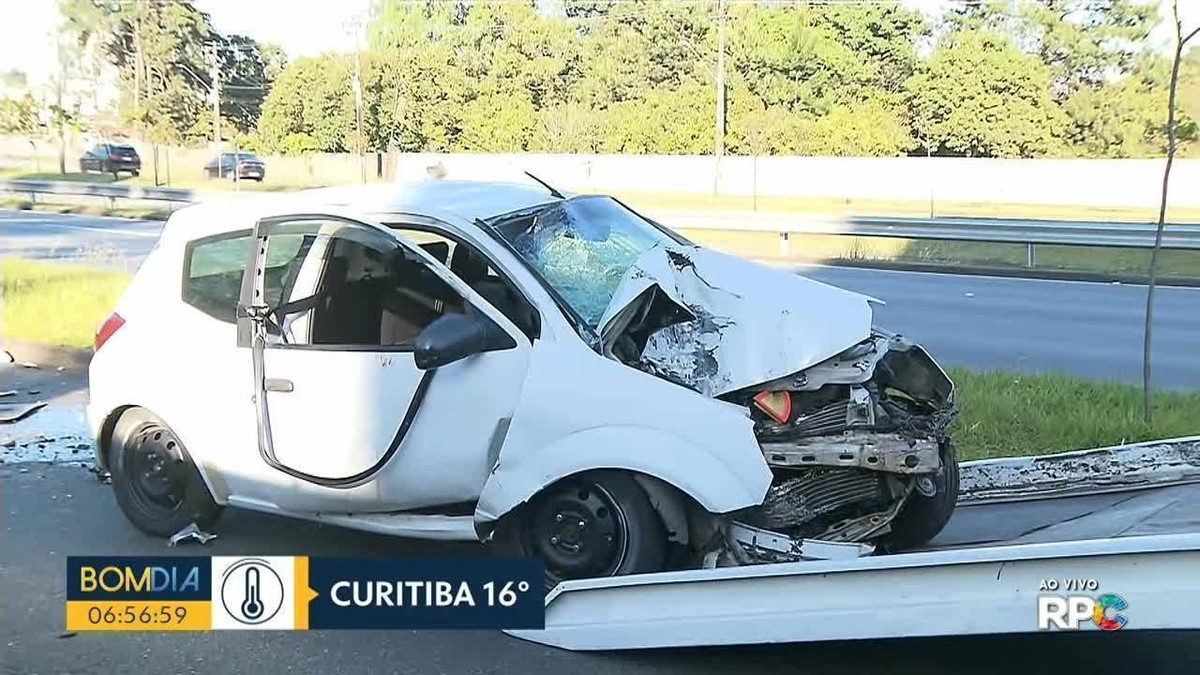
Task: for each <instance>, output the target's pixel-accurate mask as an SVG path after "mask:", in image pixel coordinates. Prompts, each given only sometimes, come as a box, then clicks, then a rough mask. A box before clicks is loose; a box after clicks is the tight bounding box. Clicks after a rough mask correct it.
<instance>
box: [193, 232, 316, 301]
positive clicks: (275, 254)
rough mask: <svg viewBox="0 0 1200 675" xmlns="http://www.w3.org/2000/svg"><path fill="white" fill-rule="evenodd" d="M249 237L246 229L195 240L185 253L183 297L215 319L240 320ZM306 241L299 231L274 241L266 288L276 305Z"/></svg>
mask: <svg viewBox="0 0 1200 675" xmlns="http://www.w3.org/2000/svg"><path fill="white" fill-rule="evenodd" d="M250 241H251V235H250V233H249V232H243V233H237V234H232V235H221V236H220V237H217V238H208V239H200V240H197V241H195V242H193V243H192V244H191V245H190V246H189V247H188V250H187V253H186V254H185V258H186V259H185V260H184V267H185V269H186V270H187V275H186V277H185V279H184V284H183V301H184V302H186V303H187V304H189V305H191V306H192V307H195V308H196V309H198V310H200V311H201V312H204V313H205V314H207V315H209V316H211V317H213V318H214V319H219V320H221V321H225V322H227V323H237V305H238V296H239V294H240V293H241V288H242V274H243V273H244V272H245V270H246V260H247V258H249V256H250ZM303 243H304V237H303V236H301V235H298V234H285V235H280V236H278V237H275V238H274V239H273V240H272V241H271V245H270V247H269V248H268V250H267V270H266V272H267V274H266V277H267V279H266V292H267V300H268V302H270V303H272V304H273V305H277V304H279V303H280V302H281V298H282V296H283V293H284V287H285V285H286V284H287V281H288V278H289V274H290V273H291V272H292V271H293V270H292V268H293V267H294V266H295V265H297V264H299V263H300V261H301V260H302V259H303V257H304V256H303Z"/></svg>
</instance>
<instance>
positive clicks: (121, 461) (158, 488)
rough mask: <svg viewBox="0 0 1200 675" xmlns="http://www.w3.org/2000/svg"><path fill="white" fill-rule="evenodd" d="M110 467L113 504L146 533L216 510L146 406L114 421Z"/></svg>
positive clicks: (203, 520)
mask: <svg viewBox="0 0 1200 675" xmlns="http://www.w3.org/2000/svg"><path fill="white" fill-rule="evenodd" d="M109 467H110V469H111V472H112V485H113V491H114V493H115V494H116V498H117V505H118V506H120V508H121V511H122V512H123V513H124V514H125V517H126V518H128V519H129V522H131V523H133V525H134V527H136V528H138V529H139V530H141V531H143V532H145V533H147V534H151V535H154V536H159V537H168V536H170V535H172V534H175V533H176V532H178V531H179V530H181V529H183V528H184V527H187V526H188V525H189V524H191V523H196V525H197V526H199V527H201V528H203V527H206V526H208V525H211V524H212V523H213V522H214V521H216V519H217V517H218V516H219V515H220V513H221V507H220V505H218V504H217V503H216V502H215V501H214V500H213V498H212V495H211V494H209V492H208V486H206V485H205V484H204V480H203V479H202V478H201V477H200V472H199V471H198V470H197V469H196V467H195V465H194V464H192V461H191V458H190V457H188V454H187V451H186V450H185V449H184V447H183V444H182V443H180V442H179V439H178V438H176V437H175V434H174V433H173V432H171V430H170V429H168V428H167V426H166V425H165V424H163V423H162V421H161V420H159V419H158V418H156V417H154V416H153V415H151V414H150V413H149V412H148V411H146V410H139V409H135V410H131V411H129V412H127V413H125V414H124V415H123V416H122V417H121V419H120V421H119V422H117V426H116V429H115V430H114V431H113V440H112V449H111V450H110V455H109Z"/></svg>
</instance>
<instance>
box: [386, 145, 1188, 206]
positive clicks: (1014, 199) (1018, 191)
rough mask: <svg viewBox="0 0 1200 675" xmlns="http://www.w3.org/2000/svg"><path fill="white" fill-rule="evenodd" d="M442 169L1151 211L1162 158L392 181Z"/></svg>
mask: <svg viewBox="0 0 1200 675" xmlns="http://www.w3.org/2000/svg"><path fill="white" fill-rule="evenodd" d="M439 164H440V165H441V166H442V167H444V169H445V178H447V179H484V180H510V181H519V182H527V181H528V180H529V179H528V178H527V177H525V175H524V173H523V172H524V171H529V172H531V173H533V174H536V175H537V176H538V177H540V178H542V179H544V180H546V181H547V182H549V183H550V184H552V185H558V186H562V188H563V189H568V190H596V191H605V190H610V191H614V192H615V191H626V192H676V193H692V194H713V193H714V191H715V192H716V193H717V194H725V195H750V194H753V193H754V192H755V190H756V185H757V192H758V194H759V195H786V196H797V197H835V198H853V199H890V200H905V201H910V200H911V201H928V200H929V199H930V198H931V197H932V198H933V199H934V200H935V201H937V202H949V201H968V202H997V203H1009V204H1062V205H1090V206H1114V207H1118V206H1130V207H1153V206H1157V204H1158V201H1159V192H1160V190H1161V187H1162V169H1163V164H1164V160H1161V159H1128V160H1090V159H1025V160H1001V159H966V158H941V157H934V158H925V157H895V158H852V157H763V158H760V159H758V160H757V163H756V162H755V160H754V159H753V158H749V157H726V158H724V159H722V160H721V161H720V163H719V165H718V163H717V161H716V160H715V159H714V158H713V157H683V156H628V155H535V154H528V155H473V154H452V155H451V154H446V155H439V154H405V155H400V156H399V157H398V159H397V165H396V176H397V177H398V178H400V179H419V178H425V177H428V176H429V173H430V168H431V167H434V166H437V165H439ZM756 164H757V170H756ZM756 175H757V178H756ZM1170 200H1171V204H1172V205H1174V206H1200V160H1196V159H1189V160H1176V162H1175V166H1174V168H1173V169H1172V173H1171V194H1170Z"/></svg>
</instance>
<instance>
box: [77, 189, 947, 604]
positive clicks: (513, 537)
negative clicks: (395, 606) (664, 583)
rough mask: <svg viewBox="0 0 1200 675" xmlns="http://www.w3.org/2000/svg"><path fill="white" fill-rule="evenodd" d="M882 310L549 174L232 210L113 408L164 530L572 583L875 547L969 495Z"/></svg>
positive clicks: (109, 387) (144, 296)
mask: <svg viewBox="0 0 1200 675" xmlns="http://www.w3.org/2000/svg"><path fill="white" fill-rule="evenodd" d="M871 302H874V301H873V300H872V299H871V298H867V297H865V296H862V295H858V294H855V293H851V292H848V291H844V290H841V289H837V288H834V287H831V286H828V285H825V284H821V283H817V282H815V281H811V280H808V279H805V278H803V277H800V276H796V275H794V274H791V273H788V272H784V271H780V270H775V269H773V268H769V267H766V266H762V265H758V264H755V263H752V262H748V261H745V260H741V259H738V258H735V257H732V256H728V255H724V254H721V253H718V252H715V251H711V250H707V249H704V248H701V247H697V246H694V245H692V244H691V243H689V242H688V241H686V240H685V239H683V238H682V237H680V236H679V235H677V234H675V233H673V232H671V231H670V230H667V229H666V228H663V227H661V226H659V225H657V224H656V223H654V222H653V221H650V220H648V219H646V218H644V217H642V216H640V215H639V214H637V213H636V212H634V211H632V210H631V209H629V208H627V207H625V206H624V205H622V204H621V203H620V202H618V201H617V200H615V199H612V198H610V197H605V196H565V195H562V194H560V193H558V192H556V191H554V190H553V189H544V188H542V187H538V186H529V185H517V184H502V183H478V182H463V181H429V182H421V183H413V184H397V185H383V186H371V187H354V188H337V189H326V190H315V191H309V192H305V193H298V194H292V195H286V196H274V197H262V198H254V199H251V200H232V201H229V202H226V203H220V202H212V203H202V204H198V205H194V206H191V207H188V208H185V209H181V210H179V211H177V212H175V213H174V214H173V215H172V216H171V218H170V220H168V222H167V223H166V225H165V227H164V229H163V233H162V236H161V238H160V241H159V243H158V245H157V246H156V248H155V249H154V251H153V252H152V253H151V254H150V256H149V257H148V258H147V260H146V261H145V263H144V264H143V265H142V267H141V269H140V270H139V271H138V273H137V275H136V276H135V279H134V281H133V283H132V284H131V286H130V288H129V290H128V291H127V293H126V295H125V296H124V297H123V298H122V299H121V302H120V303H119V305H118V306H117V308H116V310H115V311H114V313H113V314H112V315H111V316H110V317H109V319H108V320H107V321H106V322H105V323H104V324H103V325H102V326H101V328H100V330H99V331H98V333H97V340H96V354H95V356H94V358H93V360H92V365H91V378H90V387H91V399H90V403H89V416H90V418H91V423H92V428H93V431H94V434H95V437H96V448H97V461H98V463H99V464H100V465H101V466H102V467H104V468H106V469H108V470H109V471H110V472H111V474H112V478H113V487H114V490H115V493H116V497H117V502H118V504H119V505H120V507H121V509H122V510H123V511H124V513H125V514H126V516H127V517H128V518H129V520H130V521H131V522H132V523H133V524H134V525H136V526H137V527H138V528H140V529H142V530H144V531H146V532H149V533H152V534H155V535H159V536H169V535H171V534H173V533H175V532H177V531H179V530H181V529H182V528H184V527H186V526H188V525H190V524H193V523H195V524H197V525H199V526H200V527H202V528H203V527H208V526H210V525H212V523H213V522H214V521H215V520H216V518H217V515H218V514H219V512H220V510H221V509H222V507H225V506H233V507H241V508H247V509H254V510H258V511H266V512H271V513H279V514H284V515H289V516H294V517H298V518H305V519H310V520H315V521H320V522H327V523H332V524H336V525H342V526H346V527H352V528H358V529H363V530H369V531H375V532H381V533H386V534H392V535H397V536H405V537H421V538H434V539H460V540H479V541H484V542H488V543H490V544H491V545H494V546H495V547H497V548H498V549H499V550H500V551H502V552H505V553H509V554H518V555H531V556H536V557H539V558H541V559H543V560H544V561H545V562H546V564H547V568H548V573H549V576H550V582H551V583H554V582H556V581H558V580H562V579H572V578H585V577H596V576H607V575H620V574H632V573H644V572H656V571H662V570H666V569H678V568H686V567H698V566H703V565H709V566H711V565H742V564H753V563H759V562H773V561H783V560H798V559H803V558H812V557H831V556H837V555H863V554H866V553H870V552H873V551H878V550H888V549H897V548H908V547H914V546H919V545H921V544H923V543H924V542H926V541H927V540H929V539H930V538H932V537H933V536H934V535H936V534H937V533H938V532H939V531H940V530H941V529H942V527H943V526H944V525H945V523H946V522H947V521H948V520H949V518H950V515H951V513H952V511H953V509H954V505H955V502H956V496H957V491H958V469H957V463H956V459H955V455H954V450H953V447H952V445H951V443H950V440H949V439H948V437H947V426H948V425H949V423H950V422H951V421H952V419H953V416H954V413H955V396H954V386H953V384H952V383H951V382H950V380H949V379H948V378H947V377H946V375H945V373H944V372H943V371H942V370H941V368H939V367H938V366H937V364H936V363H935V362H934V361H933V360H932V359H931V358H930V356H929V355H928V354H927V353H926V352H925V351H924V350H923V349H922V348H921V347H919V346H917V345H915V344H913V343H911V342H909V341H907V340H906V339H904V338H903V337H901V336H899V335H894V334H891V333H888V332H885V331H883V330H880V329H876V328H873V327H872V308H871V306H870V303H871Z"/></svg>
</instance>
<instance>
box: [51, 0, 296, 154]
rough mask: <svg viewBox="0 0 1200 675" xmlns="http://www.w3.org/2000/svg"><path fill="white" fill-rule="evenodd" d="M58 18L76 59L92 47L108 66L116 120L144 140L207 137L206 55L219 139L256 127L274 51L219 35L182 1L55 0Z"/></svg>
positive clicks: (277, 65)
mask: <svg viewBox="0 0 1200 675" xmlns="http://www.w3.org/2000/svg"><path fill="white" fill-rule="evenodd" d="M60 11H61V12H62V15H63V18H64V23H65V26H66V29H67V31H68V32H69V33H70V34H71V37H72V38H73V42H74V43H75V47H76V50H77V53H78V54H80V55H82V54H83V53H85V50H86V48H87V47H88V46H89V45H92V44H98V45H99V46H100V48H101V49H100V52H101V53H102V54H103V56H104V58H105V60H106V61H107V62H108V63H109V64H110V65H112V66H115V67H116V69H117V72H118V74H119V83H120V90H121V100H120V104H119V106H120V113H121V114H120V117H121V118H122V119H123V120H125V121H126V122H127V123H129V125H130V126H131V127H133V128H132V129H130V131H133V132H135V133H140V134H143V135H146V136H149V137H150V138H151V140H158V141H162V142H197V141H202V140H206V139H210V138H212V113H211V110H212V104H211V100H212V98H211V97H212V93H213V92H212V89H213V81H212V75H211V72H212V71H211V64H212V55H215V56H216V59H217V62H218V64H219V66H218V71H219V79H220V92H219V93H220V101H221V106H220V114H221V119H222V122H223V124H222V127H224V128H225V130H226V131H227V132H228V133H224V134H222V135H223V136H232V135H235V134H236V133H238V132H248V131H251V130H253V129H254V128H255V127H256V126H257V125H258V120H259V117H260V116H261V108H262V101H263V98H264V97H265V96H266V93H267V92H268V91H269V90H270V86H271V82H272V79H273V77H274V76H275V75H277V74H278V73H279V72H280V71H282V70H283V67H284V66H283V64H284V61H283V58H282V53H281V52H280V51H279V49H278V48H277V47H272V46H270V45H260V44H258V43H257V42H255V41H254V40H253V39H251V38H249V37H245V36H239V35H229V36H226V35H222V34H221V33H219V32H218V31H216V30H215V29H214V28H213V26H212V22H211V20H210V19H209V16H208V15H207V14H206V13H204V12H202V11H200V10H198V9H196V7H195V6H194V5H193V3H192V2H191V1H190V0H178V1H177V2H158V1H154V0H60Z"/></svg>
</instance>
